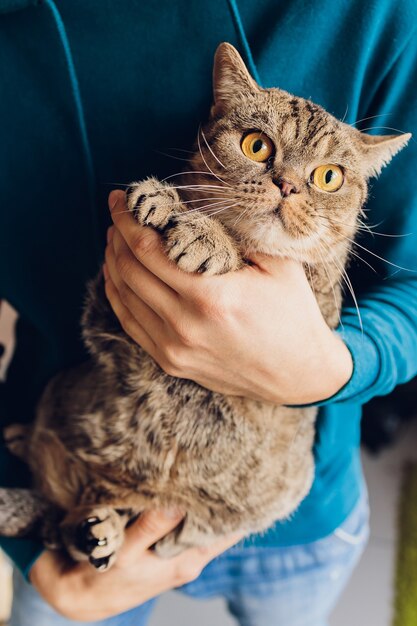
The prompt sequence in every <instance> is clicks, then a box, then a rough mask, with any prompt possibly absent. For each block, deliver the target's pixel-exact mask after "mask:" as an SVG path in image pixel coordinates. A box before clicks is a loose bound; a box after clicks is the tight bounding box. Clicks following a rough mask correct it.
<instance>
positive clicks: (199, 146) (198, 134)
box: [197, 124, 232, 187]
mask: <svg viewBox="0 0 417 626" xmlns="http://www.w3.org/2000/svg"><path fill="white" fill-rule="evenodd" d="M200 133H201V124H200V126H199V128H198V133H197V145H198V150H199V152H200V155H201V158H202V159H203V161H204V165H205V166H206V167H207V169H208V171H209V172H211V173H212V174H213V176H215V177H216V178H217V179H218V180H219V181H220V182H221V183H224V184H225V185H227V186H228V187H231V186H232V185H230V184H229V183H227V182H226V181H225V180H223V179H222V178H220V176H217V174H215V173H214V172H213V170H212V169H211V167H210V165H209V164H208V163H207V161H206V158H205V156H204V154H203V151H202V149H201V141H200Z"/></svg>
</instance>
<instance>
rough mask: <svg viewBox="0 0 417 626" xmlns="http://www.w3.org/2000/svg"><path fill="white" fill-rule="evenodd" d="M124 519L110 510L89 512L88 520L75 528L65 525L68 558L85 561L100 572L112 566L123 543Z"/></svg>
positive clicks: (63, 531) (64, 534)
mask: <svg viewBox="0 0 417 626" xmlns="http://www.w3.org/2000/svg"><path fill="white" fill-rule="evenodd" d="M125 525H126V518H125V517H124V516H123V515H120V514H119V513H117V512H116V511H115V510H114V509H111V508H103V507H100V508H97V509H92V510H91V511H89V514H88V517H86V518H85V519H83V520H82V521H80V522H79V523H77V524H75V525H74V523H73V522H71V523H70V524H68V522H66V521H64V522H63V524H62V526H61V530H62V535H63V539H64V543H65V546H66V548H67V550H68V552H69V554H70V555H71V556H72V557H73V558H74V559H75V560H76V561H80V560H84V559H86V558H88V560H89V562H90V563H91V565H92V566H93V567H95V569H97V570H98V571H100V572H103V571H105V570H107V569H109V567H111V566H112V565H113V563H114V562H115V560H116V553H117V550H118V549H119V548H120V546H121V545H122V543H123V539H124V529H125Z"/></svg>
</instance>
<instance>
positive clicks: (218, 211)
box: [206, 202, 239, 217]
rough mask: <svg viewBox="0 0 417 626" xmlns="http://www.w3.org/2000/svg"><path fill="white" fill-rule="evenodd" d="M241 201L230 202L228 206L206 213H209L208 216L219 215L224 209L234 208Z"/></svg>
mask: <svg viewBox="0 0 417 626" xmlns="http://www.w3.org/2000/svg"><path fill="white" fill-rule="evenodd" d="M238 205H239V202H235V203H234V204H229V205H228V206H225V207H222V208H221V209H218V210H217V211H214V212H213V213H206V215H208V217H213V215H217V214H218V213H222V212H223V211H226V209H232V208H233V207H235V206H238Z"/></svg>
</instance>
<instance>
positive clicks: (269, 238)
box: [235, 224, 319, 263]
mask: <svg viewBox="0 0 417 626" xmlns="http://www.w3.org/2000/svg"><path fill="white" fill-rule="evenodd" d="M235 234H236V235H237V237H238V238H239V239H240V241H241V250H242V253H243V256H245V257H250V255H251V254H255V253H261V254H268V255H270V256H275V257H282V258H284V257H285V258H287V259H288V258H289V259H293V260H294V261H299V262H301V263H314V262H316V260H317V251H316V250H315V246H314V243H316V241H315V240H317V239H318V237H319V235H318V234H317V236H310V237H308V238H305V237H304V238H301V237H300V238H297V239H295V238H294V237H292V236H291V235H289V234H288V233H287V232H286V231H285V229H284V227H283V226H277V225H274V227H273V228H271V225H270V224H259V225H257V226H255V227H254V226H253V225H250V227H249V228H248V229H245V228H242V229H241V230H240V232H239V233H235Z"/></svg>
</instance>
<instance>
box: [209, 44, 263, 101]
mask: <svg viewBox="0 0 417 626" xmlns="http://www.w3.org/2000/svg"><path fill="white" fill-rule="evenodd" d="M259 90H260V89H259V87H258V85H257V83H256V82H255V81H254V80H253V78H252V76H251V75H250V74H249V72H248V70H247V68H246V65H245V64H244V62H243V59H242V57H241V56H240V54H239V53H238V51H237V50H236V48H234V47H233V46H232V45H231V44H230V43H221V44H220V45H219V47H218V48H217V50H216V54H215V56H214V66H213V96H214V105H213V109H214V110H215V112H217V113H221V112H222V111H224V110H225V109H227V108H228V107H230V104H231V103H232V102H233V100H234V99H235V98H236V97H237V96H238V95H242V94H243V95H244V94H247V93H248V92H259Z"/></svg>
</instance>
